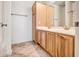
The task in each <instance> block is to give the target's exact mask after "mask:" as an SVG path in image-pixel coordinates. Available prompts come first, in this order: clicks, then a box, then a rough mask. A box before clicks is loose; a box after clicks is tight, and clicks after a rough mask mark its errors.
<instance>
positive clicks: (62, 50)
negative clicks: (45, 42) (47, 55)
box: [57, 34, 74, 57]
mask: <svg viewBox="0 0 79 59" xmlns="http://www.w3.org/2000/svg"><path fill="white" fill-rule="evenodd" d="M73 42H74V41H73V37H71V36H66V35H61V34H59V35H57V44H58V45H57V56H59V57H73V56H74V43H73Z"/></svg>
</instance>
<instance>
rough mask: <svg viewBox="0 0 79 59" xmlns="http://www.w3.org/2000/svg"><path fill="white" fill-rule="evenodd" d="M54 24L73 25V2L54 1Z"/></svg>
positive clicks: (56, 25)
mask: <svg viewBox="0 0 79 59" xmlns="http://www.w3.org/2000/svg"><path fill="white" fill-rule="evenodd" d="M54 7H55V13H54V26H55V27H66V28H70V27H74V26H75V24H74V21H75V19H76V18H75V17H76V15H75V11H76V10H75V2H72V1H70V2H69V1H68V2H67V1H60V2H58V1H57V2H54Z"/></svg>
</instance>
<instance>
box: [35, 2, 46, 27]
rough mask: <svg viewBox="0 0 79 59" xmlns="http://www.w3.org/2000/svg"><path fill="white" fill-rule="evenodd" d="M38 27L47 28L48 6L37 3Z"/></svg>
mask: <svg viewBox="0 0 79 59" xmlns="http://www.w3.org/2000/svg"><path fill="white" fill-rule="evenodd" d="M36 5H37V7H36V15H37V16H36V19H37V26H46V5H44V4H42V3H36Z"/></svg>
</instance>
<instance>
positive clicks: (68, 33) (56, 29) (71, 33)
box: [36, 27, 75, 36]
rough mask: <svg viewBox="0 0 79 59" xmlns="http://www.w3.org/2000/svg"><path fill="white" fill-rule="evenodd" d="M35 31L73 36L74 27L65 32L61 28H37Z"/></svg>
mask: <svg viewBox="0 0 79 59" xmlns="http://www.w3.org/2000/svg"><path fill="white" fill-rule="evenodd" d="M36 29H37V30H44V31H49V32H57V33H61V34H66V35H72V36H75V27H71V28H70V29H69V30H65V29H64V28H63V27H51V28H47V27H37V28H36Z"/></svg>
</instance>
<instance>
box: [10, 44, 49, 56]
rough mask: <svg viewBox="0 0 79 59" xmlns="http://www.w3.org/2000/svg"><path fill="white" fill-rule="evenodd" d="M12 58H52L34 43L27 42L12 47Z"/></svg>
mask: <svg viewBox="0 0 79 59" xmlns="http://www.w3.org/2000/svg"><path fill="white" fill-rule="evenodd" d="M11 56H12V57H50V55H49V54H48V53H47V52H45V51H44V50H43V49H42V48H41V47H40V46H38V45H37V44H35V43H34V42H25V43H20V44H14V45H12V55H11Z"/></svg>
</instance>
